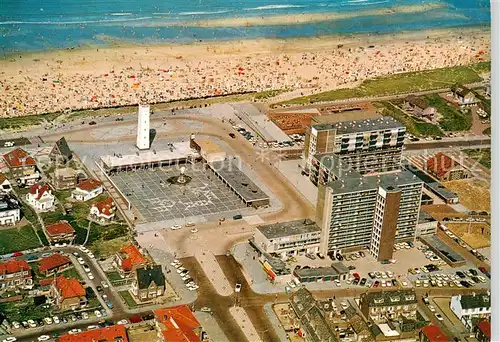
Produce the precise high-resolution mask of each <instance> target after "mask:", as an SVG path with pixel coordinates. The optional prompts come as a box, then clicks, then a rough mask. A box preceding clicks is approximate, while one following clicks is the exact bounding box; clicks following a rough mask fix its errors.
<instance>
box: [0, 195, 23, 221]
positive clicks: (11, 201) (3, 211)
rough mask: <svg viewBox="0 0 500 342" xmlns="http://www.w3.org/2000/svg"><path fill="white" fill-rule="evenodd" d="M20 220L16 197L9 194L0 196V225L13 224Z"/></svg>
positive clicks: (19, 209)
mask: <svg viewBox="0 0 500 342" xmlns="http://www.w3.org/2000/svg"><path fill="white" fill-rule="evenodd" d="M20 220H21V208H20V205H19V202H18V201H17V199H15V198H14V197H11V196H2V197H0V226H11V225H15V224H16V223H18V222H19V221H20Z"/></svg>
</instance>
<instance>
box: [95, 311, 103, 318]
mask: <svg viewBox="0 0 500 342" xmlns="http://www.w3.org/2000/svg"><path fill="white" fill-rule="evenodd" d="M94 315H95V316H96V317H97V318H101V317H102V314H101V312H100V311H99V310H96V311H94Z"/></svg>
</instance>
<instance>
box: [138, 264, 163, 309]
mask: <svg viewBox="0 0 500 342" xmlns="http://www.w3.org/2000/svg"><path fill="white" fill-rule="evenodd" d="M131 292H132V294H133V295H134V296H135V297H136V298H137V300H138V301H139V302H150V301H153V300H155V299H156V298H158V297H161V296H163V294H164V293H165V275H164V274H163V271H162V267H161V265H152V266H145V267H141V268H137V269H136V270H135V280H134V282H133V283H132V288H131Z"/></svg>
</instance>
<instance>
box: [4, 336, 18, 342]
mask: <svg viewBox="0 0 500 342" xmlns="http://www.w3.org/2000/svg"><path fill="white" fill-rule="evenodd" d="M16 341H17V338H15V337H14V336H9V337H7V338H5V339H3V340H2V342H16Z"/></svg>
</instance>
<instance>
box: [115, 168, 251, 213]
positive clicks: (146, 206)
mask: <svg viewBox="0 0 500 342" xmlns="http://www.w3.org/2000/svg"><path fill="white" fill-rule="evenodd" d="M185 167H186V172H185V175H186V176H188V177H191V180H190V182H189V183H187V184H185V185H179V184H170V183H169V182H168V181H167V179H169V178H170V177H173V176H178V175H179V174H180V171H179V167H178V166H168V167H162V168H156V169H149V170H137V171H128V172H119V173H117V174H115V175H114V176H112V179H113V181H114V182H115V183H116V185H117V186H118V188H119V189H120V190H121V191H122V192H123V193H124V194H125V195H126V196H127V198H128V199H129V200H130V202H131V203H132V205H133V206H135V207H136V208H137V209H138V211H139V212H140V213H141V215H142V217H143V218H144V220H145V221H147V222H158V221H165V220H172V219H177V218H188V217H193V216H205V215H211V214H220V213H229V212H231V211H233V212H234V211H237V210H238V209H242V208H245V205H244V204H243V202H242V201H241V200H240V199H239V198H238V197H237V196H236V195H235V194H234V193H233V192H231V191H230V190H229V188H228V187H227V186H226V185H224V184H223V183H222V181H221V180H219V179H218V178H217V177H215V176H214V175H213V174H212V173H211V172H210V171H204V170H202V168H201V166H200V164H194V165H191V164H186V165H185Z"/></svg>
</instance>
